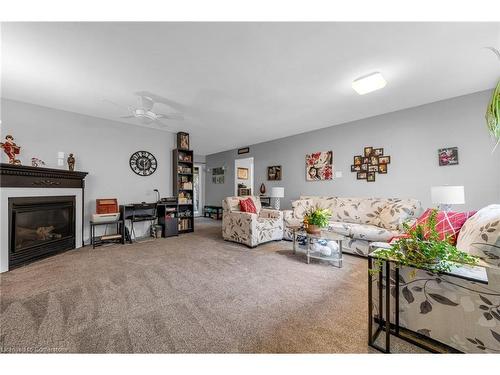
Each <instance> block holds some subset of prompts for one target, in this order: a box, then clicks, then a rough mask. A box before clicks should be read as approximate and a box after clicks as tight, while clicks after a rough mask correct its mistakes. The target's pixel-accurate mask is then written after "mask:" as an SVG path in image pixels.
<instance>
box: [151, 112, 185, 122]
mask: <svg viewBox="0 0 500 375" xmlns="http://www.w3.org/2000/svg"><path fill="white" fill-rule="evenodd" d="M156 116H157V117H158V118H164V119H167V120H178V121H182V120H184V116H183V115H181V114H180V113H170V114H168V115H165V114H163V113H158V114H157V115H156Z"/></svg>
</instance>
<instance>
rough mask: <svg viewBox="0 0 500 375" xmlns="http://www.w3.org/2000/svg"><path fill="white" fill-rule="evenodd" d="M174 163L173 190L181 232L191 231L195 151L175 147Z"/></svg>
mask: <svg viewBox="0 0 500 375" xmlns="http://www.w3.org/2000/svg"><path fill="white" fill-rule="evenodd" d="M172 163H173V168H172V172H173V178H172V183H173V187H172V192H173V195H174V196H176V197H177V203H178V211H177V220H178V228H179V233H189V232H192V231H193V230H194V202H193V172H194V154H193V151H191V150H180V149H177V148H176V149H174V150H173V151H172Z"/></svg>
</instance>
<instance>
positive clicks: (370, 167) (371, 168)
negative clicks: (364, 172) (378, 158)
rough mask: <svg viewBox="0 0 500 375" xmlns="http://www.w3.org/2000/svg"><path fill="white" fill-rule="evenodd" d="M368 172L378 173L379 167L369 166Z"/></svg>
mask: <svg viewBox="0 0 500 375" xmlns="http://www.w3.org/2000/svg"><path fill="white" fill-rule="evenodd" d="M368 172H378V165H369V166H368Z"/></svg>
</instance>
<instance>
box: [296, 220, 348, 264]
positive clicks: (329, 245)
mask: <svg viewBox="0 0 500 375" xmlns="http://www.w3.org/2000/svg"><path fill="white" fill-rule="evenodd" d="M289 229H291V230H292V232H293V253H294V254H297V253H301V254H305V255H306V259H307V264H309V263H310V261H311V258H312V259H318V260H324V261H327V262H329V263H330V264H332V265H334V266H337V267H339V268H341V267H342V242H343V241H345V240H347V239H348V238H347V237H346V236H343V235H341V234H338V233H333V232H329V231H327V230H322V231H321V232H320V233H317V234H311V233H307V232H306V231H305V229H304V228H303V227H299V226H289Z"/></svg>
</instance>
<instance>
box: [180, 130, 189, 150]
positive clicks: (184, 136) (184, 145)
mask: <svg viewBox="0 0 500 375" xmlns="http://www.w3.org/2000/svg"><path fill="white" fill-rule="evenodd" d="M177 148H178V149H179V150H189V134H188V133H184V132H178V133H177Z"/></svg>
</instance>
